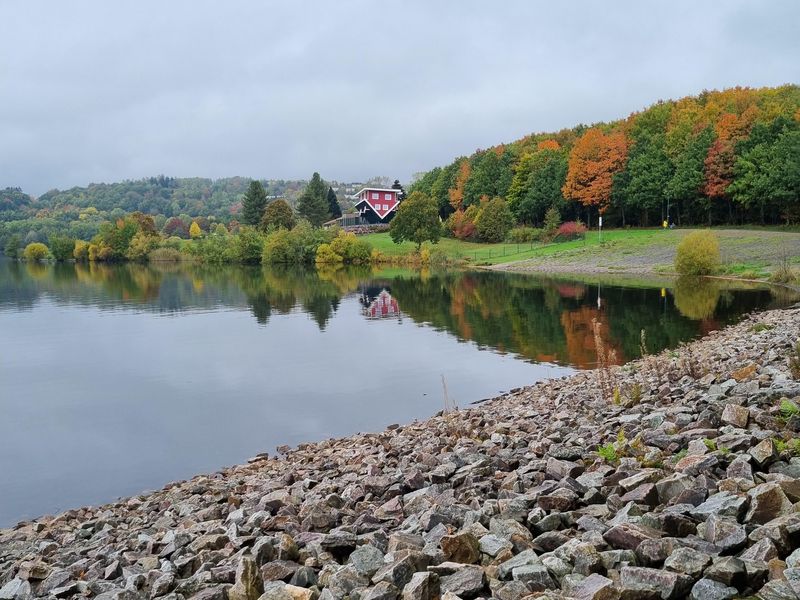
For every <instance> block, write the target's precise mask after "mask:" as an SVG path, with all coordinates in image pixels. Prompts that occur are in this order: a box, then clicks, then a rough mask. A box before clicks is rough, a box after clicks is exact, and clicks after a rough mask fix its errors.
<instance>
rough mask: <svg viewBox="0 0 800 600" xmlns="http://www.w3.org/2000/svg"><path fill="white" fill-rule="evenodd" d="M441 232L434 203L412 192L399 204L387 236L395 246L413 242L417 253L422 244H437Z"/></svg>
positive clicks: (419, 193) (420, 194)
mask: <svg viewBox="0 0 800 600" xmlns="http://www.w3.org/2000/svg"><path fill="white" fill-rule="evenodd" d="M441 231H442V226H441V223H440V222H439V210H438V208H437V206H436V202H435V201H434V200H433V198H430V197H429V196H425V195H424V194H422V193H421V192H412V193H411V194H410V195H409V196H408V198H406V199H405V200H404V201H403V202H401V203H400V206H399V207H398V209H397V213H396V214H395V216H394V218H393V219H392V222H391V225H390V226H389V235H390V236H391V238H392V241H393V242H394V243H395V244H401V243H402V242H404V241H406V240H408V241H410V242H414V243H415V244H416V245H417V252H419V250H420V248H421V247H422V242H431V243H433V244H435V243H437V242H438V241H439V236H440V235H441Z"/></svg>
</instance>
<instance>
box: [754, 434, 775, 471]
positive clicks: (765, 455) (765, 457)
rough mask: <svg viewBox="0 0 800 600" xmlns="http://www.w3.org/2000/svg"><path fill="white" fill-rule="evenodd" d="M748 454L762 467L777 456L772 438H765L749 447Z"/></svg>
mask: <svg viewBox="0 0 800 600" xmlns="http://www.w3.org/2000/svg"><path fill="white" fill-rule="evenodd" d="M749 454H750V456H752V457H753V460H754V461H755V462H756V464H757V465H758V466H760V467H764V466H766V465H768V464H769V463H771V462H772V461H774V460H775V459H776V458H777V457H778V450H777V448H776V447H775V442H773V441H772V438H767V439H765V440H763V441H761V442H759V443H758V444H756V445H755V446H753V447H752V448H750V452H749Z"/></svg>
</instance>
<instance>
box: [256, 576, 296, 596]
mask: <svg viewBox="0 0 800 600" xmlns="http://www.w3.org/2000/svg"><path fill="white" fill-rule="evenodd" d="M287 587H288V586H287V584H285V583H283V582H282V581H271V582H269V583H265V584H264V593H263V594H262V595H261V597H260V598H259V600H295V599H294V597H293V596H292V595H291V594H290V593H289V591H288V590H287V589H286V588H287Z"/></svg>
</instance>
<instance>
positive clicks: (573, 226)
mask: <svg viewBox="0 0 800 600" xmlns="http://www.w3.org/2000/svg"><path fill="white" fill-rule="evenodd" d="M584 235H586V225H584V224H583V223H581V222H580V221H567V222H566V223H562V224H561V225H560V226H559V227H558V229H557V230H556V235H555V237H556V239H558V240H560V241H569V240H577V239H579V238H582V237H583V236H584Z"/></svg>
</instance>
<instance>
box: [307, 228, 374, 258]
mask: <svg viewBox="0 0 800 600" xmlns="http://www.w3.org/2000/svg"><path fill="white" fill-rule="evenodd" d="M324 245H325V244H322V245H321V246H320V248H321V247H322V246H324ZM330 248H331V250H332V251H333V252H334V253H336V254H338V255H339V256H340V257H341V258H342V261H343V262H346V263H351V264H356V265H360V264H365V263H368V262H369V259H370V253H371V252H372V246H370V245H369V243H368V242H366V241H364V240H362V239H359V238H358V237H356V234H354V233H347V232H344V231H340V232H339V234H338V235H337V236H336V237H335V238H334V239H333V240H332V241H331V243H330ZM316 260H317V261H319V249H317V258H316Z"/></svg>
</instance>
